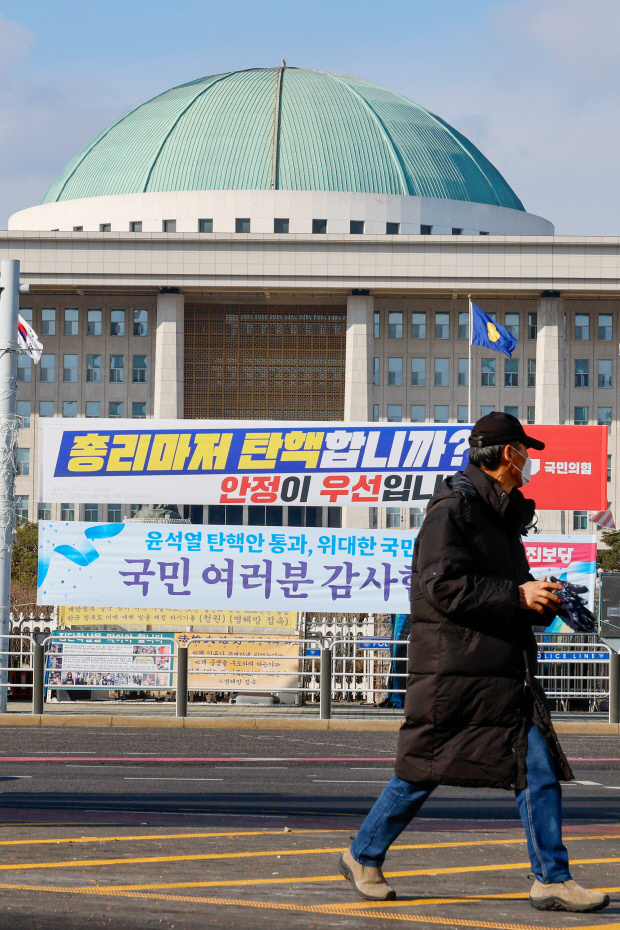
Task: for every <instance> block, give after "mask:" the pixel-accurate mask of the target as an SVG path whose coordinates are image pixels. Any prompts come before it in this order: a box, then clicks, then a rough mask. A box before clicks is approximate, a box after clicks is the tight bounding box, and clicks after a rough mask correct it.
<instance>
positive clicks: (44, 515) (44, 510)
mask: <svg viewBox="0 0 620 930" xmlns="http://www.w3.org/2000/svg"><path fill="white" fill-rule="evenodd" d="M51 519H52V505H51V504H44V503H42V502H41V501H39V506H38V507H37V520H51Z"/></svg>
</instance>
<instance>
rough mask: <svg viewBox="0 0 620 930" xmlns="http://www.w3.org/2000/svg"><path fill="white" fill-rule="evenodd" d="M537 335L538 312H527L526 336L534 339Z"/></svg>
mask: <svg viewBox="0 0 620 930" xmlns="http://www.w3.org/2000/svg"><path fill="white" fill-rule="evenodd" d="M537 336H538V313H537V312H536V311H535V312H534V313H528V315H527V338H528V339H536V337H537Z"/></svg>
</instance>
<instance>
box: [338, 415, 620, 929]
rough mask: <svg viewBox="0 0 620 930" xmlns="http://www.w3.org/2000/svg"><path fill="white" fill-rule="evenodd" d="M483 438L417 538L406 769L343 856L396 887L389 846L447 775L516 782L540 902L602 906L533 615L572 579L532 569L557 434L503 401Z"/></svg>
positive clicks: (457, 781) (357, 876) (385, 891)
mask: <svg viewBox="0 0 620 930" xmlns="http://www.w3.org/2000/svg"><path fill="white" fill-rule="evenodd" d="M469 444H470V450H469V465H468V466H467V467H466V469H465V471H464V472H458V473H457V474H456V475H453V476H452V477H451V478H449V479H448V480H447V481H445V482H444V484H443V485H442V486H441V488H440V489H439V491H438V493H437V494H436V495H435V496H434V498H433V499H432V500H431V501H430V503H429V505H428V511H427V515H426V519H425V521H424V524H423V526H422V529H421V530H420V533H419V536H418V538H417V541H416V546H415V551H414V556H413V577H412V583H411V620H412V627H411V635H410V639H409V668H408V679H407V691H406V696H405V723H404V724H403V726H402V727H401V730H400V734H399V741H398V752H397V759H396V774H395V775H394V776H393V777H392V779H391V781H390V782H389V783H388V784H387V786H386V787H385V789H384V790H383V792H382V794H381V795H380V796H379V798H378V799H377V801H376V803H375V805H374V807H373V808H372V810H371V811H370V813H369V814H368V816H367V817H366V820H365V821H364V823H363V824H362V826H361V828H360V831H359V833H358V834H357V836H356V838H355V840H354V841H353V844H352V846H351V848H350V849H349V850H347V851H346V852H345V853H344V855H343V856H342V858H341V860H340V868H341V871H342V873H343V875H344V876H345V877H346V878H347V879H348V880H349V881H350V882H351V884H352V885H353V888H354V890H355V891H356V893H357V894H358V895H360V896H361V897H362V898H365V899H367V900H370V901H385V900H392V899H393V898H395V897H396V894H395V892H394V890H393V889H392V888H391V887H390V886H389V885H388V883H387V881H386V880H385V877H384V875H383V872H382V870H381V866H382V865H383V861H384V859H385V854H386V852H387V850H388V849H389V847H390V846H391V844H392V843H393V842H394V840H395V839H396V838H397V837H398V836H399V834H400V833H401V832H402V831H403V830H404V829H405V828H406V827H407V825H408V824H409V823H410V821H411V820H412V819H413V817H415V815H416V814H417V812H418V811H419V809H420V807H421V806H422V804H423V803H424V801H425V800H426V799H427V798H428V797H429V795H430V794H431V793H432V791H433V790H434V789H435V788H436V787H437V786H438V785H460V786H463V787H467V788H506V789H512V790H514V792H515V795H516V799H517V805H518V808H519V813H520V815H521V819H522V821H523V826H524V827H525V833H526V837H527V848H528V853H529V857H530V861H531V864H532V871H533V873H534V876H535V878H534V884H533V886H532V889H531V891H530V903H531V905H532V906H533V907H535V908H538V909H539V910H556V909H561V910H568V911H594V910H599V909H600V908H603V907H606V906H607V905H608V904H609V897H608V896H607V895H604V894H601V893H599V892H596V891H588V890H586V889H585V888H582V887H581V886H580V885H578V884H577V883H576V882H574V881H573V880H572V879H571V875H570V871H569V865H568V853H567V850H566V847H565V846H564V845H563V843H562V809H561V803H562V802H561V789H560V784H559V779H560V778H561V779H563V780H565V781H568V780H571V779H572V778H573V774H572V772H571V770H570V766H569V764H568V762H567V760H566V757H565V756H564V753H563V752H562V749H561V748H560V745H559V743H558V740H557V737H556V735H555V732H554V729H553V725H552V723H551V717H550V714H549V711H548V707H547V702H546V698H545V695H544V692H543V690H542V687H541V686H540V684H539V682H538V681H537V679H536V678H535V671H536V661H537V660H536V651H537V650H536V642H535V639H534V635H533V633H532V624H534V623H541V622H543V623H544V622H545V620H548V621H550V619H551V617H552V616H553V614H554V613H555V611H554V609H553V605H554V604H555V603H558V602H559V599H558V597H557V595H556V594H555V593H554V592H555V590H557V589H559V588H560V587H561V586H560V585H558V584H553V583H552V582H549V581H546V580H543V581H534V580H533V578H532V576H531V574H530V572H529V566H528V564H527V560H526V557H525V550H524V548H523V544H522V542H521V535H522V534H523V533H525V531H526V527H527V525H528V524H529V523H531V521H532V519H533V516H534V507H535V505H534V502H533V501H528V500H526V499H525V498H524V497H523V495H522V494H521V492H520V491H519V490H518V488H520V487H522V486H523V485H524V484H526V483H527V481H529V478H530V469H531V463H530V461H529V457H528V449H529V448H534V449H544V444H543V443H542V442H540V441H539V440H537V439H533V438H531V437H529V436H527V435H526V434H525V431H524V429H523V427H522V425H521V423H520V422H519V420H517V419H516V417H513V416H510V415H509V414H505V413H499V412H498V413H491V414H488V416H485V417H482V419H480V420H478V422H477V423H476V424H475V426H474V428H473V430H472V434H471V437H470V440H469ZM541 614H543V615H545V616H544V617H543V618H541V616H540V615H541Z"/></svg>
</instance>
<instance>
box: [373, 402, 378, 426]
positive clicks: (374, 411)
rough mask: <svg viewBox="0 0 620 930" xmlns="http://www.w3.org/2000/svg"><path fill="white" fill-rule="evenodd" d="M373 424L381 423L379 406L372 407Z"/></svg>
mask: <svg viewBox="0 0 620 930" xmlns="http://www.w3.org/2000/svg"><path fill="white" fill-rule="evenodd" d="M372 422H373V423H378V422H379V404H373V405H372Z"/></svg>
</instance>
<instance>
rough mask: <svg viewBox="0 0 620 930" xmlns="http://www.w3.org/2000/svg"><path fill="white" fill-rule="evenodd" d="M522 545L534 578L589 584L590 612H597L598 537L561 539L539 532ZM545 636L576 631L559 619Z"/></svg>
mask: <svg viewBox="0 0 620 930" xmlns="http://www.w3.org/2000/svg"><path fill="white" fill-rule="evenodd" d="M523 543H524V545H525V555H526V558H527V560H528V562H529V566H530V571H531V573H532V575H533V576H534V578H544V577H545V576H546V577H547V578H550V577H551V576H552V575H553V577H554V578H558V579H559V580H561V581H570V582H572V584H580V585H586V587H587V589H588V593H587V594H584V595H583V597H584V598H585V600H586V602H587V605H588V607H589V609H590V610H594V588H595V584H596V536H585V535H584V536H576V535H575V536H559V535H556V534H547V533H536V534H533V535H532V536H527V537H526V538H525V539H524V540H523ZM545 632H546V633H562V634H564V633H574V630H571V628H570V627H569V626H568V625H567V624H566V623H564V622H563V621H562V620H561V619H560V618H559V617H556V618H555V620H554V621H553V623H552V624H551V625H550V626H549V627H547V629H546V630H545Z"/></svg>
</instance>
